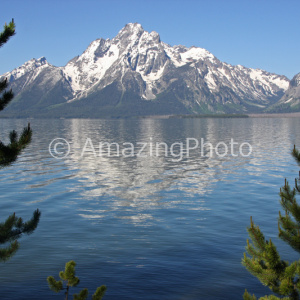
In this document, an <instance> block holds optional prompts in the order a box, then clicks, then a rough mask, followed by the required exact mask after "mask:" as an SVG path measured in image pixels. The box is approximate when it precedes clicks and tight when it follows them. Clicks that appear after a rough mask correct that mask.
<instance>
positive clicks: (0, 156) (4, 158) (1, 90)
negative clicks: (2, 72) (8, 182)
mask: <svg viewBox="0 0 300 300" xmlns="http://www.w3.org/2000/svg"><path fill="white" fill-rule="evenodd" d="M15 33H16V32H15V23H14V20H12V21H11V22H10V23H9V24H8V25H7V24H5V25H4V29H3V31H2V32H0V47H2V46H3V45H4V44H5V43H6V42H7V41H8V40H9V39H10V38H11V37H12V36H13V35H15ZM7 88H8V82H7V78H4V79H1V80H0V111H1V110H3V109H4V108H5V107H6V106H7V105H8V104H9V103H10V101H11V100H12V99H13V97H14V94H13V92H12V90H11V89H10V90H7ZM31 135H32V131H31V128H30V124H28V126H27V127H25V128H24V129H23V132H22V134H21V135H20V137H18V134H17V132H16V131H14V130H13V131H12V132H11V133H10V135H9V140H10V142H9V144H7V145H5V144H4V143H3V142H2V141H0V167H3V166H6V165H9V164H10V163H12V162H14V161H15V160H16V159H17V157H18V155H19V154H20V153H21V151H22V150H23V149H24V148H25V147H26V146H27V145H28V144H29V143H30V141H31Z"/></svg>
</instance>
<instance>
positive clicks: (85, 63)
mask: <svg viewBox="0 0 300 300" xmlns="http://www.w3.org/2000/svg"><path fill="white" fill-rule="evenodd" d="M3 76H5V77H7V78H8V79H9V81H10V83H11V87H12V89H13V90H14V92H15V95H16V97H15V100H14V101H13V103H12V104H11V105H10V106H9V107H8V108H7V112H8V113H11V114H14V113H16V112H18V114H20V112H22V113H23V114H25V115H26V114H27V115H35V114H37V113H40V114H42V115H43V114H46V115H47V114H50V115H53V116H54V115H57V116H74V117H76V116H86V117H88V116H93V117H94V116H103V115H115V116H117V115H121V116H122V115H123V116H124V115H147V114H178V113H184V114H186V113H216V112H219V113H222V112H245V113H246V112H251V111H261V110H263V109H265V108H266V107H268V106H270V105H272V104H274V103H275V102H276V101H278V100H279V99H280V98H281V97H282V96H283V94H284V92H285V91H286V90H287V88H288V86H289V80H288V79H287V78H286V77H285V76H280V75H276V74H271V73H268V72H266V71H263V70H259V69H250V68H246V67H243V66H241V65H238V66H232V65H229V64H227V63H223V62H221V61H220V60H218V59H217V58H216V57H215V56H214V55H213V54H211V53H210V52H209V51H207V50H205V49H202V48H197V47H191V48H187V47H184V46H170V45H167V44H165V43H164V42H162V41H161V40H160V37H159V34H158V33H156V32H154V31H153V32H151V33H149V32H147V31H145V30H144V29H143V28H142V26H141V25H140V24H137V23H134V24H133V23H130V24H127V25H126V26H125V27H124V28H123V29H122V30H121V31H120V32H119V33H118V35H117V36H116V37H114V38H113V39H111V40H110V39H106V40H104V39H98V40H95V41H93V42H92V43H91V44H90V45H89V47H88V48H87V49H86V50H85V51H84V53H83V54H82V55H80V56H78V57H75V58H73V59H72V60H71V61H69V62H68V63H67V64H66V66H64V67H55V66H52V65H51V64H49V63H48V62H47V61H46V59H45V58H40V59H38V60H36V59H33V60H31V61H29V62H27V63H25V64H24V65H23V66H21V67H19V68H17V69H15V70H13V71H12V72H9V73H6V74H4V75H3Z"/></svg>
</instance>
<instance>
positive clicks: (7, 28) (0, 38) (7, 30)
mask: <svg viewBox="0 0 300 300" xmlns="http://www.w3.org/2000/svg"><path fill="white" fill-rule="evenodd" d="M15 34H16V26H15V23H14V19H12V21H11V22H10V23H9V24H8V25H7V24H6V23H5V25H4V29H3V31H2V32H1V33H0V47H2V46H3V45H4V44H5V43H7V42H8V40H9V39H10V38H11V37H12V36H13V35H15Z"/></svg>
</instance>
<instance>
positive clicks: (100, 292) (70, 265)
mask: <svg viewBox="0 0 300 300" xmlns="http://www.w3.org/2000/svg"><path fill="white" fill-rule="evenodd" d="M75 266H76V263H75V261H73V260H71V261H69V262H67V263H66V266H65V271H60V272H59V277H60V279H61V280H60V281H56V280H55V279H54V277H53V276H49V277H48V278H47V281H48V284H49V287H50V289H51V290H52V291H54V292H56V293H59V292H60V291H62V290H65V300H68V297H69V289H70V287H75V286H77V285H78V284H79V282H80V280H79V278H78V277H76V276H75ZM63 282H65V283H66V287H64V285H63ZM105 292H106V286H105V285H101V286H100V287H98V288H97V290H96V292H95V293H94V294H93V296H92V300H101V299H102V298H103V296H104V294H105ZM88 294H89V291H88V289H83V290H81V291H80V292H79V293H78V294H74V295H73V300H85V299H87V297H88Z"/></svg>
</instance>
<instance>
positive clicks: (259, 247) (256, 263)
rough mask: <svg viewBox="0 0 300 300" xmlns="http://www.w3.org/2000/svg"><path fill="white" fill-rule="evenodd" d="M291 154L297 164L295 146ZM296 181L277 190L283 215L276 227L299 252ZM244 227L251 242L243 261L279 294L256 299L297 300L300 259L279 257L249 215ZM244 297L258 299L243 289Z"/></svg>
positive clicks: (299, 157) (299, 209)
mask: <svg viewBox="0 0 300 300" xmlns="http://www.w3.org/2000/svg"><path fill="white" fill-rule="evenodd" d="M292 155H293V157H294V158H295V159H296V161H297V162H298V164H299V165H300V153H299V151H298V150H297V149H296V147H295V146H294V149H293V151H292ZM299 175H300V174H299ZM299 180H300V179H295V187H294V188H291V187H290V185H289V183H288V182H287V180H285V184H284V186H283V187H282V188H281V189H280V193H279V195H280V198H281V200H280V204H281V206H282V208H283V209H284V214H282V213H281V212H279V218H278V230H279V237H280V238H281V239H282V240H283V241H285V242H286V243H288V244H289V245H290V246H291V247H292V248H293V249H294V250H296V251H298V252H299V253H300V205H299V204H298V203H297V201H296V194H297V193H299V192H300V189H299V186H298V182H299ZM247 230H248V234H249V237H250V239H251V242H252V243H250V242H249V240H247V246H246V251H247V253H248V255H249V256H250V257H249V256H247V255H246V253H244V258H243V259H242V264H243V265H244V266H245V267H246V268H247V270H248V271H249V272H250V273H251V274H252V275H254V276H255V277H257V278H258V279H259V280H260V282H261V283H262V284H263V285H265V286H268V287H269V288H270V289H271V291H272V292H273V293H275V294H277V295H278V296H279V297H277V296H275V295H270V296H265V297H261V298H259V299H260V300H262V299H269V300H270V299H271V300H273V299H274V300H275V299H289V300H294V299H300V260H299V261H295V262H293V263H289V262H287V261H284V260H282V259H281V257H280V255H279V253H278V251H277V249H276V246H275V245H274V244H273V243H272V241H271V239H270V240H269V241H267V240H266V239H265V237H264V235H263V233H262V232H261V231H260V229H259V227H258V226H256V225H255V224H254V223H253V221H252V217H251V218H250V227H248V229H247ZM244 299H245V300H256V299H257V298H256V297H255V295H250V294H249V293H248V292H247V290H246V291H245V294H244Z"/></svg>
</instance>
